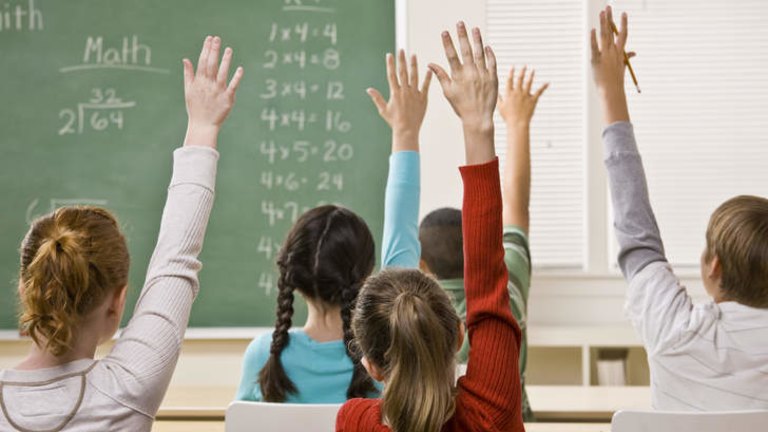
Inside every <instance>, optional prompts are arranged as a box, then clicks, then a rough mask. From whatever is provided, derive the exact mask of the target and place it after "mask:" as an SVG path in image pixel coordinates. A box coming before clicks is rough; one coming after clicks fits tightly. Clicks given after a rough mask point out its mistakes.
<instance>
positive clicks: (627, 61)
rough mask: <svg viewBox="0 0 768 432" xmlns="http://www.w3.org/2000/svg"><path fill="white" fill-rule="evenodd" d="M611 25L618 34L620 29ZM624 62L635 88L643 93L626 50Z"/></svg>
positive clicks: (613, 24)
mask: <svg viewBox="0 0 768 432" xmlns="http://www.w3.org/2000/svg"><path fill="white" fill-rule="evenodd" d="M611 27H612V28H613V33H614V34H616V35H618V34H619V29H617V28H616V24H615V23H611ZM624 63H626V64H627V69H629V75H630V76H631V77H632V82H633V83H635V88H636V89H637V92H638V93H641V91H640V85H639V84H638V83H637V77H636V76H635V71H634V70H633V69H632V65H631V64H630V63H629V56H628V55H627V52H626V51H624Z"/></svg>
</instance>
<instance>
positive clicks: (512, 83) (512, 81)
mask: <svg viewBox="0 0 768 432" xmlns="http://www.w3.org/2000/svg"><path fill="white" fill-rule="evenodd" d="M514 89H515V67H514V66H512V69H510V70H509V76H508V77H507V91H508V92H511V91H512V90H514Z"/></svg>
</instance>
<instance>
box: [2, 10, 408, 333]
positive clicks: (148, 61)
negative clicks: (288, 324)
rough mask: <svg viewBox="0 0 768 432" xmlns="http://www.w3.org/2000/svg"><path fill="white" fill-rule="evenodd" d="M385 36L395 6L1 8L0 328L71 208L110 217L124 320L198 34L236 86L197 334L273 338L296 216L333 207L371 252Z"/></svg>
mask: <svg viewBox="0 0 768 432" xmlns="http://www.w3.org/2000/svg"><path fill="white" fill-rule="evenodd" d="M394 20H395V18H394V1H392V0H226V1H210V0H133V1H125V0H76V1H62V0H0V58H1V59H2V60H0V103H1V104H2V105H1V106H2V108H0V146H1V147H0V148H2V153H1V154H2V156H1V157H0V197H1V198H2V210H1V211H0V233H2V234H1V235H0V277H1V278H2V286H3V290H2V297H1V298H0V300H1V304H0V327H1V328H15V326H16V314H17V297H16V293H15V290H16V278H17V272H18V246H19V243H20V241H21V238H22V237H23V235H24V233H25V232H26V230H27V227H28V222H29V221H30V220H31V219H33V218H34V217H35V216H37V215H41V214H44V213H46V212H49V211H50V210H51V209H54V208H56V207H59V206H63V205H67V204H81V203H85V204H89V203H90V204H99V205H104V206H106V207H108V208H109V209H111V210H113V211H114V212H115V213H116V214H117V215H118V218H119V219H120V221H121V224H122V226H123V227H124V231H125V233H126V236H127V238H128V242H129V246H130V250H131V256H132V268H131V275H130V293H131V294H130V299H131V305H129V309H128V310H129V311H130V310H132V302H133V301H135V299H136V297H137V295H138V292H139V290H140V288H141V285H142V283H143V277H144V274H145V270H146V266H147V263H148V262H149V257H150V254H151V252H152V248H153V246H154V242H155V239H156V236H157V230H158V227H159V221H160V214H161V210H162V206H163V203H164V199H165V192H166V187H167V184H168V181H169V180H170V175H171V161H172V151H173V149H174V148H176V147H177V146H179V145H180V144H181V142H182V139H183V135H184V131H185V127H186V113H185V110H184V101H183V89H182V64H181V59H182V58H183V57H189V58H191V59H193V61H194V60H196V59H197V54H198V53H199V48H200V45H201V42H202V40H203V38H204V37H205V36H206V35H207V34H218V35H220V36H222V38H223V40H224V43H225V44H226V45H229V46H231V47H233V49H234V50H235V63H236V64H241V65H243V67H244V68H245V77H244V79H243V83H242V85H241V86H240V90H239V92H238V95H237V103H236V106H235V109H234V110H233V112H232V114H231V115H230V117H229V119H228V121H227V124H226V125H225V128H224V130H223V131H222V133H221V135H220V138H219V150H220V152H221V159H220V163H219V174H218V183H217V195H216V202H215V205H214V210H213V214H212V216H211V223H210V225H209V228H208V233H207V236H206V241H205V247H204V251H203V254H202V256H201V259H202V261H203V270H202V273H201V276H200V279H201V293H200V297H199V298H198V300H197V302H196V304H195V306H194V309H193V312H192V317H191V326H195V327H231V326H270V325H272V323H273V320H274V318H273V316H274V298H275V294H276V293H275V282H274V281H275V280H276V278H275V269H274V260H275V254H276V251H277V249H278V248H279V245H280V243H281V242H282V240H283V238H284V236H285V233H286V232H287V230H288V228H289V227H290V225H291V223H292V222H293V220H295V218H296V217H297V215H299V214H300V213H301V212H303V211H304V210H305V209H308V208H310V207H313V206H315V205H317V204H320V203H339V204H343V205H345V206H347V207H349V208H351V209H353V210H355V211H356V212H358V213H359V214H360V215H362V216H363V217H364V218H365V220H366V221H368V223H369V226H370V228H371V230H372V231H373V233H374V235H375V236H376V239H377V243H378V242H379V241H380V237H381V228H382V215H383V196H384V182H385V176H386V165H387V163H386V161H387V154H388V153H389V143H388V141H389V131H388V129H387V127H386V125H385V124H384V123H383V122H382V121H381V120H380V119H379V118H378V115H377V114H376V112H375V110H374V108H373V107H372V104H371V103H370V101H369V100H368V96H367V95H366V94H365V89H366V88H367V87H368V86H375V87H377V88H380V89H385V88H386V80H385V74H384V71H383V66H384V54H385V53H386V52H389V51H392V50H393V49H394V44H395V24H394ZM299 315H301V314H299ZM298 319H301V317H300V316H298Z"/></svg>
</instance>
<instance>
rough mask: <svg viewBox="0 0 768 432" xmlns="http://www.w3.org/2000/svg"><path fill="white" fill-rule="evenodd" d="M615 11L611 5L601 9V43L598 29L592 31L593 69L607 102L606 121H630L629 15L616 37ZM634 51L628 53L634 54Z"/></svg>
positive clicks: (604, 99)
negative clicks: (626, 81) (627, 82)
mask: <svg viewBox="0 0 768 432" xmlns="http://www.w3.org/2000/svg"><path fill="white" fill-rule="evenodd" d="M614 25H615V24H614V22H613V10H612V9H611V7H610V6H608V7H606V8H605V10H604V11H602V12H600V38H599V40H600V42H599V45H598V35H597V30H595V29H592V32H591V34H590V40H591V47H592V48H591V49H592V72H593V76H594V79H595V84H596V85H597V89H598V91H599V92H600V96H601V98H602V102H603V114H604V116H603V117H604V119H605V122H606V124H611V123H614V122H617V121H629V109H628V108H627V98H626V94H625V92H624V75H625V71H626V61H625V58H624V48H625V46H626V44H627V35H628V26H627V14H626V13H624V14H622V15H621V29H619V34H618V36H614V33H613V28H614ZM634 55H635V54H634V53H627V56H628V57H633V56H634Z"/></svg>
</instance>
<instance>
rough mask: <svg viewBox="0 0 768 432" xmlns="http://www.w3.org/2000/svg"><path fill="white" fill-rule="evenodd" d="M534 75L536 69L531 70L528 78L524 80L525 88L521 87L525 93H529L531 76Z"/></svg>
mask: <svg viewBox="0 0 768 432" xmlns="http://www.w3.org/2000/svg"><path fill="white" fill-rule="evenodd" d="M535 76H536V69H532V70H531V76H529V77H528V80H527V81H526V82H525V88H524V89H523V90H524V91H525V94H531V87H532V86H533V78H534V77H535Z"/></svg>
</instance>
